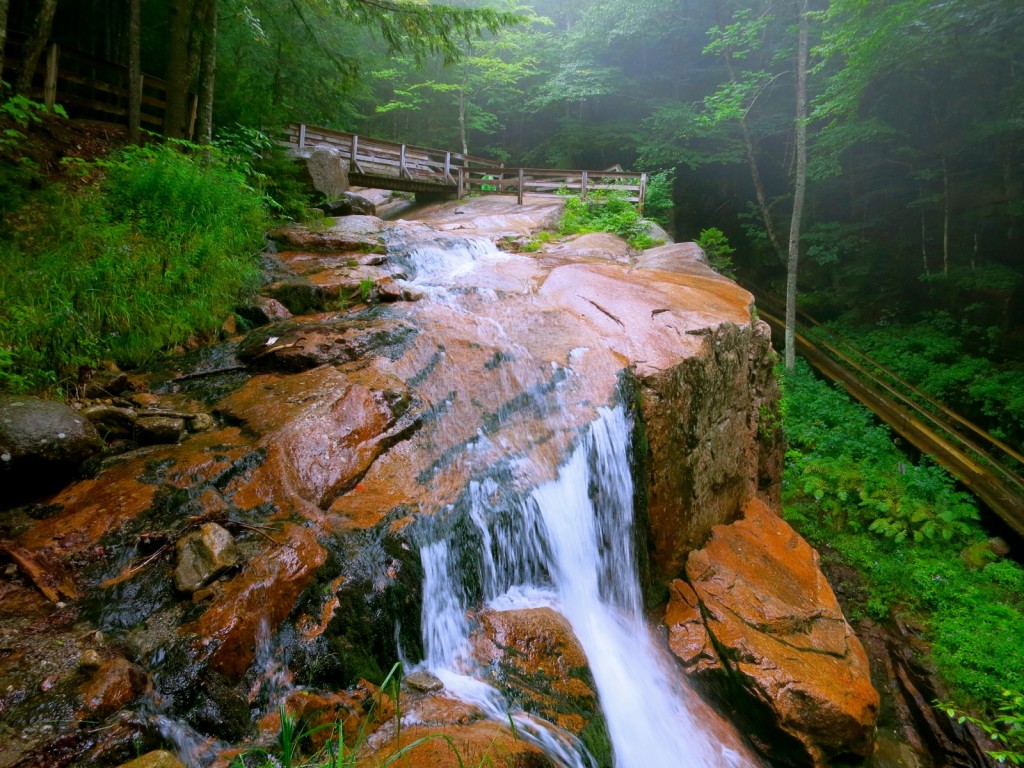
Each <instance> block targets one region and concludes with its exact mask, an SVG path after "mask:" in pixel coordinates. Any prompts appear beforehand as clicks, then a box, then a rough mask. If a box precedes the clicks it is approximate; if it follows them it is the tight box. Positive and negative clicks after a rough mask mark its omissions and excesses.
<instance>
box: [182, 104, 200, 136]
mask: <svg viewBox="0 0 1024 768" xmlns="http://www.w3.org/2000/svg"><path fill="white" fill-rule="evenodd" d="M188 100H189V109H188V135H187V136H185V138H186V139H188V140H189V141H192V139H193V138H195V135H196V115H197V114H198V112H199V94H198V93H192V94H189V97H188Z"/></svg>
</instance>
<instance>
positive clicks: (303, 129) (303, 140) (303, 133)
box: [299, 123, 306, 149]
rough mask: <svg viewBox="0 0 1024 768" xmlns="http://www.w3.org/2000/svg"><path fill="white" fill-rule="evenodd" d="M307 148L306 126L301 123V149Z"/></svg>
mask: <svg viewBox="0 0 1024 768" xmlns="http://www.w3.org/2000/svg"><path fill="white" fill-rule="evenodd" d="M305 146H306V124H305V123H299V149H302V148H303V147H305Z"/></svg>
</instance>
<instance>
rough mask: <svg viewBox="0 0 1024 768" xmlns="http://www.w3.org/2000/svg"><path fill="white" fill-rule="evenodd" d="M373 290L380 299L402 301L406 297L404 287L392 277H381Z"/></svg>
mask: <svg viewBox="0 0 1024 768" xmlns="http://www.w3.org/2000/svg"><path fill="white" fill-rule="evenodd" d="M375 290H376V291H377V298H378V299H380V300H381V301H403V300H405V299H406V298H407V294H406V291H405V289H403V288H402V286H401V285H399V284H398V281H397V280H395V279H394V278H393V277H382V278H381V279H380V280H378V281H377V285H376V286H375Z"/></svg>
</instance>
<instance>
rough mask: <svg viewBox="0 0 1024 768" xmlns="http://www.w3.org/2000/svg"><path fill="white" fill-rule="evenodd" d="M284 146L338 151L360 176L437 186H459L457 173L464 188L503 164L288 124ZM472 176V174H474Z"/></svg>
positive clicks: (485, 159)
mask: <svg viewBox="0 0 1024 768" xmlns="http://www.w3.org/2000/svg"><path fill="white" fill-rule="evenodd" d="M285 139H286V142H287V143H288V144H292V145H295V146H297V147H299V148H303V147H307V146H312V145H315V144H326V145H328V146H331V147H334V148H335V149H337V150H339V151H340V153H341V156H342V158H343V159H345V160H348V162H349V173H350V174H359V175H364V176H372V175H382V176H395V177H397V178H399V179H408V180H410V181H424V182H431V181H432V182H435V183H437V184H439V185H448V186H455V187H457V186H459V179H460V173H461V175H462V177H463V183H464V184H465V185H467V186H466V187H464V188H465V189H468V188H469V187H468V185H469V184H471V183H472V182H473V180H474V179H477V178H479V179H482V178H483V177H484V176H486V175H494V174H497V173H500V172H501V171H502V168H503V165H502V164H501V163H499V162H496V161H494V160H489V159H488V158H485V157H476V156H473V155H466V154H463V153H461V152H450V151H447V150H443V149H431V148H429V147H418V146H415V145H413V144H398V143H395V142H392V141H384V140H382V139H374V138H370V137H367V136H360V135H359V134H355V133H347V132H345V131H335V130H331V129H328V128H317V127H314V126H309V125H303V124H301V123H292V124H291V125H289V126H288V128H287V129H286V130H285ZM474 174H475V175H474Z"/></svg>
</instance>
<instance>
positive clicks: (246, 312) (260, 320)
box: [236, 296, 292, 328]
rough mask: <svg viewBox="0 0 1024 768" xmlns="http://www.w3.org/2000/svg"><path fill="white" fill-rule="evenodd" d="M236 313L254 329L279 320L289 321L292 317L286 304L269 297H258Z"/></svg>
mask: <svg viewBox="0 0 1024 768" xmlns="http://www.w3.org/2000/svg"><path fill="white" fill-rule="evenodd" d="M236 311H237V312H238V314H239V316H241V317H242V318H244V319H245V320H246V321H247V322H249V323H250V324H251V325H252V327H254V328H259V327H260V326H261V325H267V324H268V323H276V322H277V321H278V320H287V319H288V318H290V317H291V316H292V313H291V312H289V311H288V308H287V307H286V306H285V305H284V304H282V303H281V302H280V301H278V300H277V299H273V298H271V297H269V296H257V297H256V298H255V299H253V303H252V304H251V305H250V306H247V307H239V308H238V309H237V310H236Z"/></svg>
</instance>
